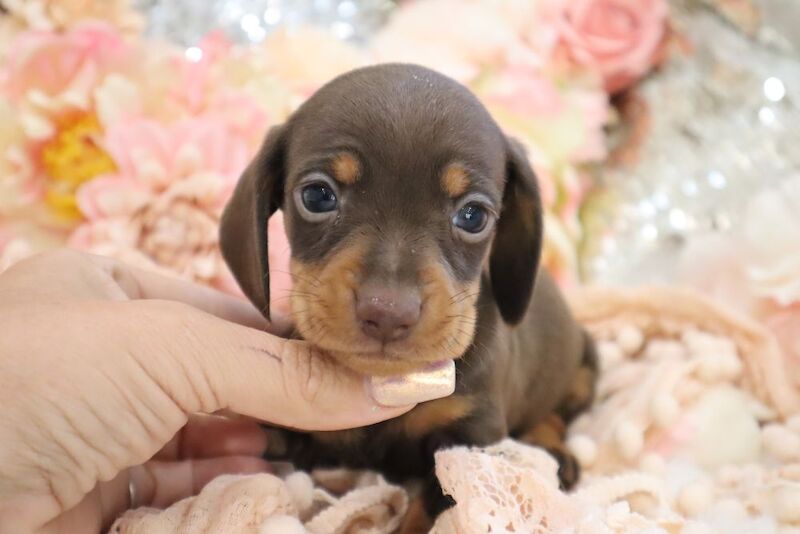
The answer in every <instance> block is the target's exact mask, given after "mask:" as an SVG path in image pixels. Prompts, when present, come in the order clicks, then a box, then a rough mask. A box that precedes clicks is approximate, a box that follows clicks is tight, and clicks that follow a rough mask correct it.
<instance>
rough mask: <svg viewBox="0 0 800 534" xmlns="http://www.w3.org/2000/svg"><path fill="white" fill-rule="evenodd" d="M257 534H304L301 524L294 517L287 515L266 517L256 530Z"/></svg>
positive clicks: (304, 530)
mask: <svg viewBox="0 0 800 534" xmlns="http://www.w3.org/2000/svg"><path fill="white" fill-rule="evenodd" d="M258 532H259V534H276V533H278V532H280V534H306V529H305V527H304V526H303V523H301V522H300V520H299V519H297V518H296V517H291V516H288V515H274V516H272V517H268V518H266V519H265V520H264V522H263V523H261V528H259V529H258Z"/></svg>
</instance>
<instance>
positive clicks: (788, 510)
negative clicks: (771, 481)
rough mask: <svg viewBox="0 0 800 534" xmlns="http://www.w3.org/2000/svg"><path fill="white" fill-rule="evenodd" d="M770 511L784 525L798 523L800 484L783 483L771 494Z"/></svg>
mask: <svg viewBox="0 0 800 534" xmlns="http://www.w3.org/2000/svg"><path fill="white" fill-rule="evenodd" d="M772 510H773V513H774V514H775V517H777V518H778V519H780V520H781V521H783V522H784V523H798V522H800V483H797V482H792V483H789V482H787V483H785V484H782V485H781V486H779V487H778V488H776V489H775V490H774V491H773V492H772Z"/></svg>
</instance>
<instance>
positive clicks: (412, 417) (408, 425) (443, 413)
mask: <svg viewBox="0 0 800 534" xmlns="http://www.w3.org/2000/svg"><path fill="white" fill-rule="evenodd" d="M474 407H475V400H474V399H473V398H472V397H469V396H467V395H453V396H451V397H446V398H444V399H438V400H435V401H431V402H426V403H424V404H421V405H420V406H419V408H417V409H416V410H412V411H411V412H410V413H409V414H408V415H406V416H405V417H401V418H399V419H398V420H397V424H396V425H395V426H394V427H393V428H396V429H397V431H398V432H399V433H401V434H403V435H405V436H408V437H411V438H419V437H421V436H424V435H426V434H429V433H430V432H431V431H432V430H435V429H437V428H442V427H445V426H448V425H452V424H454V423H457V422H458V421H459V420H461V419H463V418H465V417H467V416H468V415H469V414H471V413H472V411H473V409H474Z"/></svg>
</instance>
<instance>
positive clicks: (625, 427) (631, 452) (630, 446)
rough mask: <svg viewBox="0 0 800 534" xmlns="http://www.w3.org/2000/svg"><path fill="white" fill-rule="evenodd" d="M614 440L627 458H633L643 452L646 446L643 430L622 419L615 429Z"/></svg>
mask: <svg viewBox="0 0 800 534" xmlns="http://www.w3.org/2000/svg"><path fill="white" fill-rule="evenodd" d="M614 441H615V442H616V444H617V450H618V451H619V453H620V455H622V457H623V458H625V459H626V460H633V459H634V458H636V456H638V455H639V453H640V452H642V448H643V447H644V434H643V433H642V430H641V429H640V428H639V427H637V426H636V425H634V424H633V423H631V422H630V421H622V422H621V423H619V424H618V425H617V428H616V429H615V431H614Z"/></svg>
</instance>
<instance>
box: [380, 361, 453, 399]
mask: <svg viewBox="0 0 800 534" xmlns="http://www.w3.org/2000/svg"><path fill="white" fill-rule="evenodd" d="M455 387H456V385H455V363H454V362H453V360H448V361H446V362H439V363H435V364H432V365H430V366H429V367H427V368H426V369H423V370H422V371H420V372H417V373H408V374H406V375H399V376H388V377H387V376H373V377H369V378H368V379H367V391H368V393H369V395H370V396H371V397H372V398H373V399H374V400H375V402H377V403H378V404H379V405H381V406H383V407H387V408H399V407H405V406H413V405H414V404H418V403H420V402H425V401H430V400H434V399H440V398H442V397H447V396H449V395H452V394H453V392H454V391H455Z"/></svg>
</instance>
